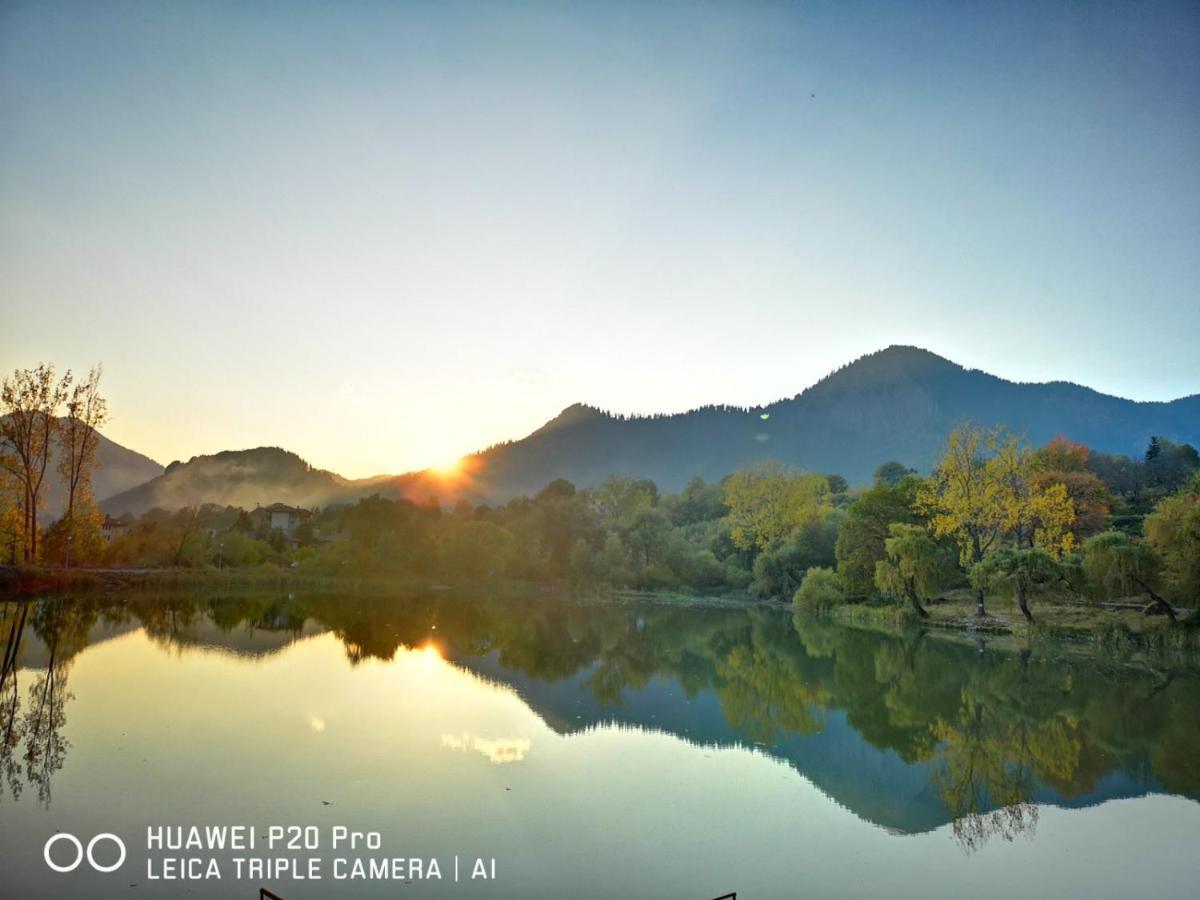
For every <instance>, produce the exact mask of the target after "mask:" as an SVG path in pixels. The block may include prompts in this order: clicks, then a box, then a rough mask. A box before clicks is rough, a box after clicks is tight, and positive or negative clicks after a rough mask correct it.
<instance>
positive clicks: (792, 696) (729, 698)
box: [717, 646, 829, 744]
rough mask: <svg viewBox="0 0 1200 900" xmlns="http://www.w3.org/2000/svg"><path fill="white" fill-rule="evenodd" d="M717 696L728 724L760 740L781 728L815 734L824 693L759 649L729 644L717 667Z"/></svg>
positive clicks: (775, 735)
mask: <svg viewBox="0 0 1200 900" xmlns="http://www.w3.org/2000/svg"><path fill="white" fill-rule="evenodd" d="M717 675H718V677H719V679H720V685H719V686H718V688H717V696H718V697H720V699H721V710H722V711H723V712H724V713H725V718H726V720H727V721H728V722H729V724H730V726H731V727H732V728H734V729H735V730H736V731H740V732H744V733H746V734H748V735H749V736H750V738H751V739H752V740H755V741H758V742H760V743H764V744H766V743H774V742H775V740H776V739H777V738H778V737H779V735H780V733H781V732H784V733H786V732H791V733H793V734H815V733H816V732H818V731H820V730H821V727H822V725H823V724H824V716H823V715H822V711H823V710H824V708H825V707H826V706H828V703H829V697H828V695H827V693H826V692H825V690H824V689H823V688H822V686H821V685H820V684H816V683H812V682H809V681H807V680H805V679H803V678H798V677H797V673H796V672H795V670H793V669H791V668H790V667H789V666H787V665H786V663H785V661H784V660H782V659H780V658H779V657H777V656H774V655H773V654H770V653H766V652H764V651H763V650H761V649H759V648H751V647H747V646H738V647H734V648H733V650H731V651H730V653H729V655H728V656H726V657H725V659H724V660H722V661H721V662H720V663H719V664H718V666H717Z"/></svg>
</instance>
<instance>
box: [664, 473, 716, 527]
mask: <svg viewBox="0 0 1200 900" xmlns="http://www.w3.org/2000/svg"><path fill="white" fill-rule="evenodd" d="M663 505H664V506H665V507H666V508H667V510H668V512H669V513H670V515H671V523H672V524H673V525H676V526H682V525H694V524H696V523H698V522H706V521H709V520H711V519H719V518H720V517H721V516H723V515H725V514H726V513H727V512H728V511H729V510H728V508H727V507H726V506H725V501H724V500H722V499H721V486H720V485H719V484H707V483H706V482H705V481H704V479H703V478H700V477H696V478H692V479H691V480H690V481H689V482H688V483H687V485H686V486H685V487H684V489H683V491H681V492H680V493H679V494H678V495H674V496H669V497H666V498H664V499H663Z"/></svg>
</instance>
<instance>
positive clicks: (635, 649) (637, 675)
mask: <svg viewBox="0 0 1200 900" xmlns="http://www.w3.org/2000/svg"><path fill="white" fill-rule="evenodd" d="M135 622H136V623H140V624H141V625H142V627H144V628H145V631H146V633H147V634H148V635H149V636H150V637H151V639H153V640H155V641H156V642H158V643H159V644H160V645H161V646H162V647H163V648H164V650H165V651H166V652H172V653H177V652H181V650H182V649H184V648H199V649H202V650H208V651H212V650H216V651H222V652H226V653H229V654H231V655H232V656H236V657H243V658H257V657H264V656H268V655H272V654H277V653H281V652H286V649H287V648H288V647H289V646H291V645H292V644H294V643H295V642H296V641H298V640H302V639H304V638H306V637H308V636H311V635H315V634H320V633H323V632H331V633H332V636H333V637H336V639H337V640H339V641H340V642H341V643H342V645H343V647H344V648H345V653H346V657H347V659H348V660H349V662H350V663H351V664H352V665H354V664H358V663H359V662H362V661H364V660H369V659H377V660H384V661H386V660H390V659H392V658H393V657H394V656H395V654H396V652H397V650H398V648H400V647H410V648H411V647H417V646H422V645H424V644H426V643H427V642H428V641H429V640H430V639H431V638H433V639H434V640H435V642H436V644H437V646H438V647H440V648H441V651H442V653H443V655H444V657H445V658H446V659H447V660H448V661H450V662H452V663H453V664H455V665H457V666H460V667H462V668H463V669H465V670H467V671H470V672H472V673H473V674H475V675H477V676H479V677H480V678H482V679H484V680H486V681H488V682H489V683H494V684H499V685H504V686H507V687H510V688H511V689H512V690H513V691H515V692H516V694H517V695H518V696H519V697H520V698H521V699H522V700H523V702H524V703H525V704H526V705H527V706H528V707H529V708H530V709H531V710H533V711H534V712H535V713H537V714H538V715H539V716H540V717H541V718H542V719H543V720H544V721H545V722H546V723H547V724H548V725H549V726H550V727H551V728H552V729H553V730H555V731H557V732H558V733H560V734H563V735H570V734H574V733H579V732H582V731H586V730H588V729H593V728H597V727H602V726H606V725H612V724H615V725H617V726H621V727H628V728H635V729H641V730H647V731H656V732H662V733H667V734H672V735H675V736H677V737H679V738H681V739H682V740H685V741H688V742H690V743H693V744H695V745H697V746H701V747H721V748H724V747H745V748H749V749H752V750H753V751H755V752H759V753H763V754H766V755H768V756H770V757H772V758H774V759H777V760H780V761H782V762H784V763H786V764H787V765H790V766H791V767H792V768H794V769H795V770H796V771H797V772H799V773H800V774H802V775H803V776H804V777H805V778H807V779H808V780H810V781H811V782H812V783H813V784H815V785H816V786H817V787H818V788H820V789H821V790H822V791H824V792H825V793H826V794H827V795H828V796H830V797H831V798H832V799H833V800H835V801H836V802H838V803H840V804H841V805H843V806H844V807H846V808H847V809H849V810H850V811H852V812H854V813H855V814H856V815H858V816H859V817H861V818H863V819H865V820H867V821H869V822H872V823H875V824H877V825H880V826H883V827H886V828H889V829H892V830H895V831H900V832H915V831H924V830H928V829H931V828H935V827H938V826H940V825H943V824H946V823H948V822H950V823H953V825H954V833H955V835H956V836H957V837H958V839H959V840H960V841H961V842H962V844H963V846H964V847H966V848H968V849H973V848H974V847H977V846H979V844H980V843H982V842H983V841H984V840H987V839H988V838H989V837H990V836H991V835H994V834H1002V835H1005V836H1011V834H1013V833H1015V832H1017V831H1020V830H1022V829H1024V828H1027V827H1029V826H1030V824H1031V823H1032V822H1034V821H1035V820H1036V807H1035V806H1034V804H1036V803H1049V804H1055V805H1059V806H1067V807H1077V806H1087V805H1091V804H1095V803H1098V802H1101V801H1104V800H1107V799H1111V798H1116V797H1131V796H1137V795H1140V794H1144V793H1147V792H1158V791H1169V792H1173V793H1177V794H1183V795H1186V796H1189V797H1193V798H1200V765H1198V764H1197V762H1196V760H1197V757H1196V754H1195V746H1196V745H1197V743H1198V742H1200V691H1196V690H1195V687H1196V684H1195V683H1196V679H1197V677H1198V675H1200V673H1198V672H1197V670H1196V668H1195V666H1194V665H1189V664H1187V663H1186V662H1181V661H1179V660H1176V659H1173V660H1172V661H1171V665H1170V667H1169V669H1168V668H1165V667H1164V668H1162V669H1159V668H1157V667H1156V662H1155V660H1153V659H1143V660H1139V661H1138V665H1137V666H1126V665H1122V664H1121V663H1120V662H1119V661H1116V660H1112V659H1108V658H1101V657H1088V656H1085V655H1082V654H1077V653H1072V654H1070V655H1062V654H1059V653H1058V651H1057V649H1055V648H1053V647H1051V648H1050V651H1051V652H1046V653H1024V654H1020V655H1017V654H1010V653H1002V652H998V651H994V650H991V649H984V650H980V649H979V648H977V647H975V646H970V645H964V644H960V643H957V642H949V641H937V640H930V639H927V638H925V637H923V636H922V635H921V634H920V633H905V634H903V635H884V634H879V633H875V632H868V631H864V630H859V629H851V628H844V627H839V626H836V625H833V624H832V623H829V622H826V621H823V620H815V619H814V620H810V619H806V618H796V619H794V620H793V618H792V617H791V616H790V615H788V614H786V613H782V612H780V611H777V610H770V609H764V608H762V607H750V608H741V609H740V608H724V609H712V608H684V607H680V606H678V605H676V604H671V605H664V606H645V607H627V606H607V605H587V604H575V603H571V602H569V601H566V600H564V599H562V598H551V597H542V598H532V599H515V598H506V599H503V600H480V599H478V598H464V597H460V596H454V595H451V594H438V595H433V596H429V597H409V598H402V599H387V598H356V597H346V596H334V597H314V598H300V597H295V596H293V595H290V594H284V595H276V596H240V595H238V596H235V597H231V598H226V599H222V600H205V599H202V598H198V597H188V596H171V597H161V596H156V597H142V596H137V595H129V596H126V597H124V598H122V599H121V600H120V601H107V600H102V599H92V598H89V599H86V600H85V599H78V600H73V601H64V600H61V599H56V600H47V601H42V602H39V603H32V604H12V603H10V604H5V605H4V606H3V608H2V609H0V625H3V626H5V631H4V632H3V633H0V638H3V637H4V634H8V635H9V637H10V641H9V643H10V647H11V646H14V641H13V640H11V638H12V637H13V636H15V635H16V634H18V633H19V634H22V635H23V638H22V639H21V640H20V641H17V642H15V647H16V650H15V651H13V652H9V653H6V658H5V674H4V678H3V679H0V693H2V692H3V691H8V692H9V694H10V695H11V694H12V693H13V692H14V691H15V683H16V682H15V672H16V670H17V669H24V668H34V669H35V670H36V669H37V668H38V667H39V666H40V667H41V671H43V672H45V673H46V675H47V678H49V677H50V676H54V677H55V678H57V679H59V682H58V683H59V684H60V685H61V683H62V682H63V679H65V676H66V670H67V668H69V666H68V664H69V662H70V660H71V659H72V658H74V656H76V655H77V654H78V653H79V652H80V650H81V649H83V648H84V647H86V646H88V645H89V644H92V643H99V642H103V641H106V640H110V639H111V638H113V637H115V636H117V635H119V634H122V633H125V632H127V631H128V630H129V629H130V628H131V627H133V623H135ZM14 652H15V653H16V654H17V655H18V656H19V660H20V661H19V662H18V663H16V665H15V667H14V666H13V659H14V656H13V653H14ZM235 664H236V663H235ZM39 677H40V676H39ZM43 681H44V682H45V683H47V684H49V683H50V682H49V681H46V679H43ZM53 697H57V698H59V699H62V697H63V695H61V694H58V693H56V694H54V695H53ZM0 706H2V705H0ZM60 706H63V710H62V711H63V712H65V700H63V702H62V703H61V704H60ZM14 708H15V707H14ZM37 708H40V706H39V707H37ZM39 722H40V720H39ZM50 724H53V723H50ZM35 732H36V729H35ZM49 733H50V734H51V735H53V731H51V732H49ZM443 741H444V743H445V744H446V746H449V747H454V748H457V749H460V750H462V751H463V752H477V753H481V754H483V755H485V756H487V758H488V759H491V760H492V761H493V762H497V763H501V762H504V763H519V762H520V761H521V759H522V757H523V756H524V754H525V753H526V752H528V750H529V745H528V742H527V741H526V742H522V741H521V740H519V739H510V738H507V737H506V736H505V735H503V734H483V735H476V734H450V735H443ZM47 746H50V747H52V748H53V747H58V749H60V750H62V751H63V752H65V749H66V747H67V745H66V744H62V745H55V744H53V742H51V743H50V744H48V745H47ZM47 760H48V762H47V765H46V766H44V767H43V770H44V771H43V782H42V785H43V787H45V788H48V785H49V779H50V775H51V774H52V773H53V771H54V766H55V765H58V764H59V763H61V759H58V757H56V756H55V757H49V756H48V757H47ZM47 796H48V794H47Z"/></svg>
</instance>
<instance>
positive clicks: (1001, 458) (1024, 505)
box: [987, 435, 1075, 558]
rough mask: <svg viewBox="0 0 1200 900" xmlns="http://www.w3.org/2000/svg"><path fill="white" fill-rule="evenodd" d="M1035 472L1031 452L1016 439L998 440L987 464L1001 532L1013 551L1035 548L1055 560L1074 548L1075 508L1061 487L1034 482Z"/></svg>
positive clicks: (1051, 483)
mask: <svg viewBox="0 0 1200 900" xmlns="http://www.w3.org/2000/svg"><path fill="white" fill-rule="evenodd" d="M1034 468H1035V462H1034V457H1033V454H1032V452H1031V451H1030V449H1029V447H1028V446H1027V445H1023V444H1022V443H1021V442H1020V441H1019V440H1018V439H1017V437H1016V436H1015V435H1008V436H1007V438H1006V439H1003V440H998V441H997V446H996V451H995V453H994V454H993V455H992V457H991V458H990V459H988V461H987V469H988V474H989V476H990V478H991V481H992V483H993V484H994V485H995V489H996V493H995V499H996V501H997V502H998V503H999V505H1000V510H1001V523H1002V528H1003V529H1004V532H1005V533H1006V534H1007V535H1010V536H1011V537H1012V541H1013V547H1015V548H1016V549H1018V550H1020V549H1031V548H1033V547H1034V546H1038V547H1042V548H1044V549H1045V550H1046V551H1047V552H1048V553H1050V555H1051V556H1053V557H1055V558H1058V557H1059V556H1062V555H1063V554H1064V553H1070V552H1071V549H1072V548H1073V547H1074V546H1075V535H1074V533H1073V532H1072V531H1071V527H1072V526H1073V525H1074V522H1075V505H1074V504H1073V503H1072V502H1071V498H1070V497H1069V496H1068V494H1067V489H1066V486H1065V485H1064V484H1062V483H1060V482H1055V481H1050V482H1038V481H1037V480H1035V479H1034V478H1033V475H1034Z"/></svg>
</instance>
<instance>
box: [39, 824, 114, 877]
mask: <svg viewBox="0 0 1200 900" xmlns="http://www.w3.org/2000/svg"><path fill="white" fill-rule="evenodd" d="M105 840H107V841H112V842H113V843H114V844H116V845H117V850H118V851H119V852H120V855H119V856H118V857H117V861H116V862H115V863H113V864H112V865H110V866H106V865H102V864H100V863H98V862H96V857H95V855H94V852H95V849H96V845H97V844H98V843H100V842H101V841H105ZM59 841H66V842H67V843H68V844H73V845H74V846H75V860H74V862H71V863H68V864H67V865H65V866H60V865H59V864H58V863H56V862H55V861H54V860H53V859H51V858H50V848H52V847H53V846H54V845H55V844H57V843H58V842H59ZM42 856H44V857H45V858H46V865H48V866H49V867H50V868H51V869H53V870H54V871H55V872H74V871H75V870H76V869H78V868H79V864H80V863H81V862H83V858H84V857H85V856H86V857H87V861H88V864H89V865H90V866H91V867H92V868H93V869H95V870H96V871H97V872H115V871H116V870H117V869H119V868H121V866H122V865H124V863H125V842H124V841H123V840H121V839H120V838H119V837H117V836H116V835H115V834H109V833H108V832H107V831H106V832H103V833H101V834H98V835H96V836H95V837H94V838H92V839H91V840H90V841H88V845H87V850H86V851H85V850H84V849H83V842H82V841H80V840H79V838H77V837H75V835H73V834H68V833H67V832H65V831H62V832H59V833H58V834H56V835H54V836H53V837H51V838H50V839H49V840H48V841H46V846H45V847H44V848H43V849H42Z"/></svg>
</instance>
